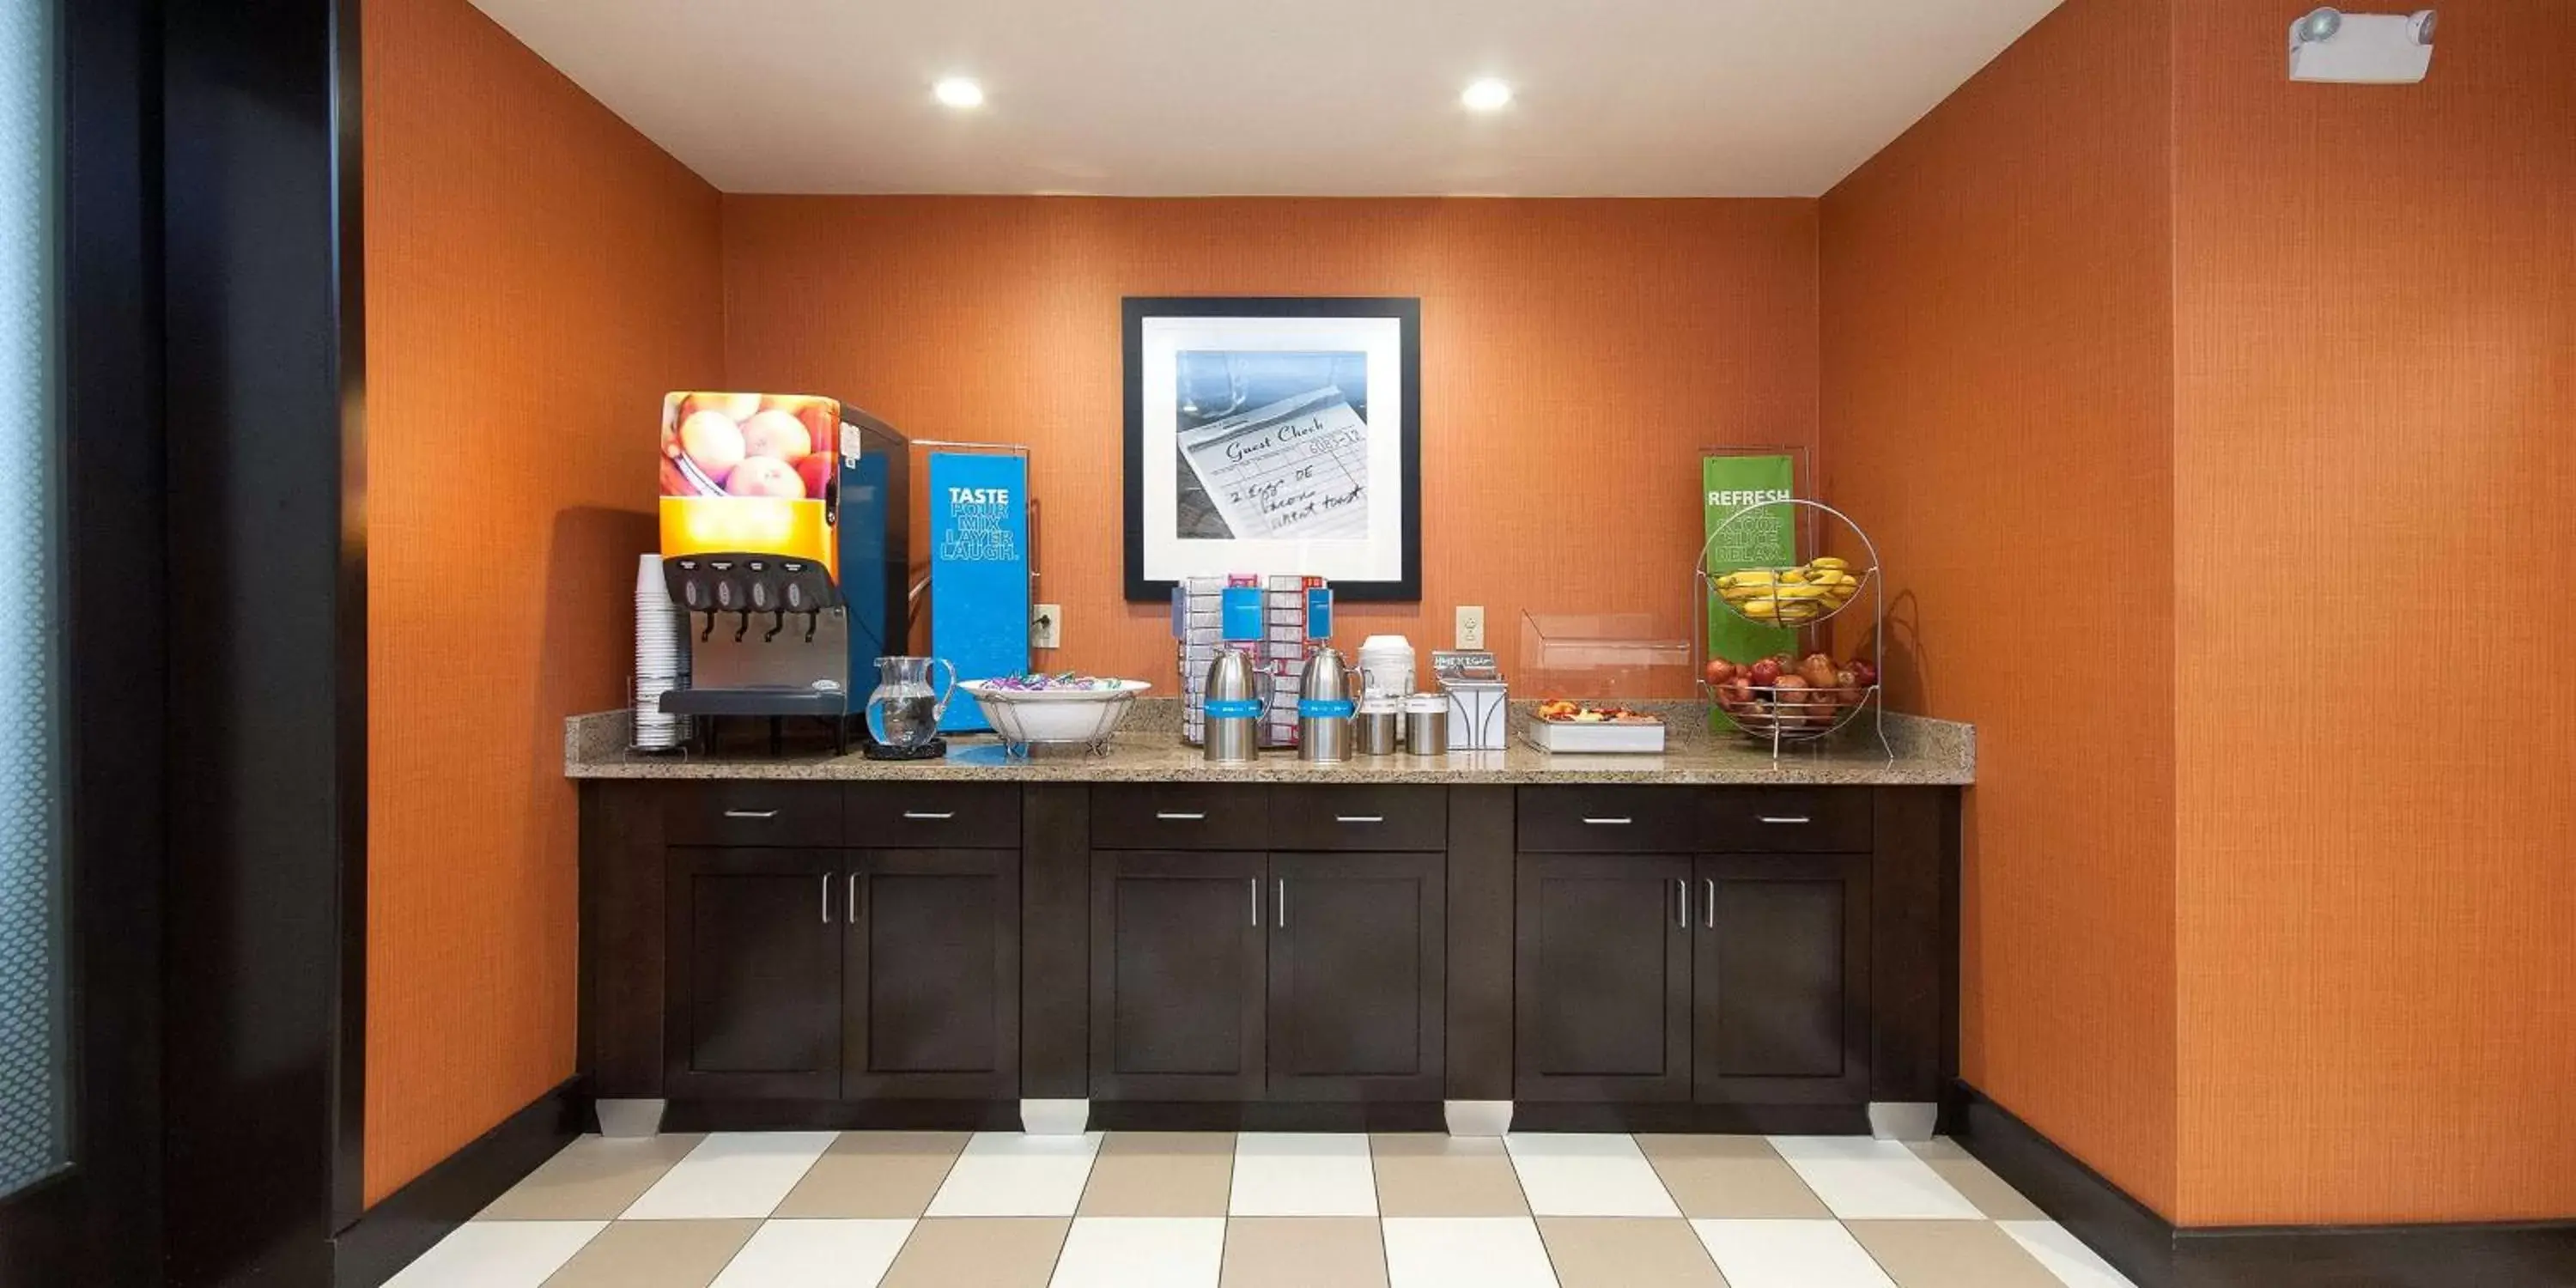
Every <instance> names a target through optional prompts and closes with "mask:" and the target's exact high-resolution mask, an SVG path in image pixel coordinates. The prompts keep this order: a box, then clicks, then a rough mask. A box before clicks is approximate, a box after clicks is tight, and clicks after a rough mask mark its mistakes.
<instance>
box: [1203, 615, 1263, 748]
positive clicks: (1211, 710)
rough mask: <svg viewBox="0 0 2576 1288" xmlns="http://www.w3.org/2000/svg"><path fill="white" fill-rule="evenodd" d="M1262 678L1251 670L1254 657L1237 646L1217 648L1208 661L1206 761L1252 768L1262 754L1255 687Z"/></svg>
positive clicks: (1259, 703)
mask: <svg viewBox="0 0 2576 1288" xmlns="http://www.w3.org/2000/svg"><path fill="white" fill-rule="evenodd" d="M1259 680H1260V677H1259V674H1258V673H1257V672H1255V671H1254V670H1253V669H1252V655H1251V654H1249V653H1246V652H1244V651H1243V649H1242V648H1240V647H1238V646H1236V645H1234V644H1231V643H1229V644H1224V645H1221V646H1219V647H1218V649H1217V651H1216V656H1215V657H1214V658H1212V659H1210V660H1209V662H1208V673H1207V701H1206V705H1205V708H1204V710H1205V714H1206V718H1207V741H1206V743H1205V752H1206V758H1207V762H1208V763H1209V764H1212V765H1249V764H1251V763H1252V762H1253V761H1254V760H1255V759H1256V758H1258V757H1259V756H1260V755H1261V706H1262V701H1261V695H1260V693H1259V692H1258V691H1257V690H1256V689H1255V688H1254V686H1255V685H1256V684H1257V683H1259Z"/></svg>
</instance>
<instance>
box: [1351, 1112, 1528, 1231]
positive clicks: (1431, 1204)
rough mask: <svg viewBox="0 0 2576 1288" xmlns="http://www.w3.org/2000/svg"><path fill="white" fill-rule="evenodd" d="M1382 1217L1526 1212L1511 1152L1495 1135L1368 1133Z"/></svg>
mask: <svg viewBox="0 0 2576 1288" xmlns="http://www.w3.org/2000/svg"><path fill="white" fill-rule="evenodd" d="M1369 1155H1370V1158H1371V1159H1372V1161H1374V1162H1375V1164H1376V1166H1377V1208H1378V1213H1379V1215H1381V1216H1527V1215H1529V1200H1528V1199H1527V1198H1525V1197H1523V1196H1522V1194H1521V1181H1520V1176H1519V1175H1518V1174H1517V1173H1515V1172H1513V1171H1512V1160H1511V1155H1510V1154H1508V1153H1506V1152H1505V1151H1504V1149H1503V1142H1502V1140H1501V1138H1499V1137H1494V1136H1447V1135H1442V1134H1440V1133H1437V1132H1428V1133H1420V1134H1404V1135H1384V1136H1371V1137H1369Z"/></svg>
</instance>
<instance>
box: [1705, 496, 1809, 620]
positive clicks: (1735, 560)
mask: <svg viewBox="0 0 2576 1288" xmlns="http://www.w3.org/2000/svg"><path fill="white" fill-rule="evenodd" d="M1699 474H1700V493H1701V496H1702V498H1703V503H1704V504H1705V506H1706V513H1707V526H1706V527H1704V528H1702V529H1701V530H1700V537H1701V539H1702V540H1703V541H1705V540H1707V539H1708V538H1710V537H1715V536H1717V530H1718V528H1719V526H1720V525H1723V524H1725V523H1726V521H1727V520H1728V519H1731V518H1734V517H1735V516H1736V515H1737V514H1739V513H1741V512H1743V511H1744V510H1746V509H1747V508H1749V507H1752V506H1756V505H1760V504H1762V503H1763V502H1765V501H1786V500H1788V499H1789V497H1790V494H1791V489H1792V488H1794V487H1796V486H1797V478H1796V474H1795V468H1794V463H1793V462H1792V461H1791V460H1790V459H1789V458H1788V457H1786V456H1707V457H1702V458H1700V466H1699ZM1797 517H1798V516H1797V508H1796V507H1794V506H1786V505H1783V506H1775V507H1773V508H1771V509H1768V510H1764V511H1763V512H1762V513H1760V514H1757V515H1754V516H1753V517H1751V518H1749V519H1746V520H1744V521H1743V522H1741V523H1737V524H1733V525H1731V526H1728V527H1727V529H1726V535H1725V536H1724V537H1723V538H1720V539H1718V540H1717V541H1716V542H1714V543H1713V544H1711V545H1709V546H1708V575H1709V576H1710V577H1711V578H1714V577H1716V576H1717V575H1718V574H1719V573H1726V572H1734V571H1735V570H1737V569H1739V568H1790V567H1795V566H1796V565H1797V562H1798V529H1797ZM1797 647H1798V632H1797V628H1795V627H1790V626H1763V625H1759V624H1757V623H1754V622H1749V621H1746V620H1745V619H1744V618H1742V617H1741V616H1738V615H1737V614H1736V612H1735V610H1734V609H1732V608H1729V607H1727V606H1726V605H1725V604H1723V603H1720V602H1718V598H1717V593H1716V588H1715V587H1713V586H1712V587H1711V588H1710V591H1709V597H1708V655H1709V656H1710V657H1712V658H1719V657H1722V658H1725V659H1726V660H1727V661H1730V662H1751V661H1754V660H1756V659H1758V658H1762V657H1767V656H1769V655H1770V654H1773V653H1790V652H1795V651H1796V650H1797Z"/></svg>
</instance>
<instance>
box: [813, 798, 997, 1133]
mask: <svg viewBox="0 0 2576 1288" xmlns="http://www.w3.org/2000/svg"><path fill="white" fill-rule="evenodd" d="M846 880H847V882H848V884H847V885H846V886H845V887H844V907H845V918H844V919H845V922H846V927H845V929H846V932H847V933H846V936H845V938H844V959H843V960H844V968H843V970H842V974H841V991H842V998H843V1002H844V1006H845V1011H844V1015H843V1020H842V1025H841V1033H842V1055H841V1094H842V1095H843V1096H845V1097H847V1098H850V1099H854V1100H864V1099H880V1098H882V1099H906V1098H919V1099H974V1100H1007V1099H1012V1098H1015V1097H1017V1096H1018V1095H1019V1081H1020V1078H1019V1074H1020V1048H1019V1030H1020V856H1019V852H1018V851H1017V850H962V849H945V850H862V851H859V852H857V853H855V854H852V855H851V856H850V857H849V875H848V876H847V878H846Z"/></svg>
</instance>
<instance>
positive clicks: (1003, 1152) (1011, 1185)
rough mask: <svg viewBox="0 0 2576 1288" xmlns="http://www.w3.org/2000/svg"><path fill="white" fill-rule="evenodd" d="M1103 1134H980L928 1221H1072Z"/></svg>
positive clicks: (932, 1204)
mask: <svg viewBox="0 0 2576 1288" xmlns="http://www.w3.org/2000/svg"><path fill="white" fill-rule="evenodd" d="M1099 1152H1100V1133H1099V1132H1091V1133H1089V1134H1087V1135H1082V1136H1024V1135H1021V1134H1020V1133H1018V1132H1015V1131H1004V1132H992V1131H979V1132H977V1133H975V1136H974V1139H972V1140H969V1141H967V1142H966V1148H965V1150H964V1152H962V1153H960V1154H958V1156H957V1165H956V1166H954V1167H951V1168H949V1169H948V1179H947V1180H946V1181H944V1182H942V1183H941V1184H940V1186H939V1192H938V1193H937V1194H934V1195H932V1196H931V1198H930V1210H929V1211H928V1212H926V1213H924V1214H923V1215H926V1216H1072V1215H1073V1210H1074V1208H1076V1207H1078V1206H1080V1205H1081V1203H1082V1187H1083V1184H1084V1182H1086V1181H1089V1180H1090V1179H1091V1160H1092V1158H1093V1157H1094V1156H1096V1155H1098V1154H1099Z"/></svg>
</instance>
